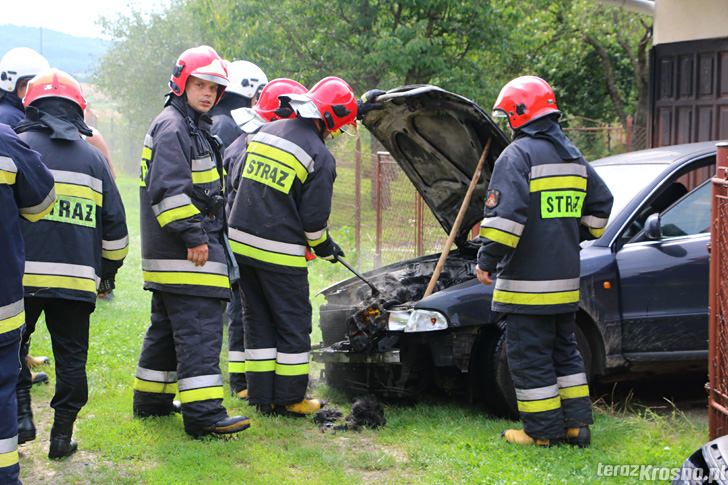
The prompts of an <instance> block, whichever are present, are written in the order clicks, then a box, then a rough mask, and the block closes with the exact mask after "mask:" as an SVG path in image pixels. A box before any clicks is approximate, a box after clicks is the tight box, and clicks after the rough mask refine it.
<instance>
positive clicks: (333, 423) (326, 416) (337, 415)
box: [313, 397, 387, 433]
mask: <svg viewBox="0 0 728 485" xmlns="http://www.w3.org/2000/svg"><path fill="white" fill-rule="evenodd" d="M343 417H344V414H343V413H342V412H341V411H339V410H338V409H336V408H326V409H321V410H320V411H318V412H317V413H316V414H315V415H314V417H313V422H314V423H316V424H317V425H318V427H319V429H320V430H321V432H322V433H323V432H325V431H326V430H334V431H360V430H361V429H362V428H370V429H377V428H381V427H382V426H384V425H385V424H387V418H385V417H384V405H383V404H382V403H381V402H379V401H377V400H376V399H375V398H373V397H362V398H359V399H356V400H355V401H354V404H353V405H352V406H351V413H349V414H348V415H347V416H346V418H343ZM342 418H343V420H342Z"/></svg>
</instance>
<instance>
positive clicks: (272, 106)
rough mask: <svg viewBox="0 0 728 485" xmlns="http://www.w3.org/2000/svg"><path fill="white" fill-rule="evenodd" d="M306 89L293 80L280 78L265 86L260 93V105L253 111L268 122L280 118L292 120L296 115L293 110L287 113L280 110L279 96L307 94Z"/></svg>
mask: <svg viewBox="0 0 728 485" xmlns="http://www.w3.org/2000/svg"><path fill="white" fill-rule="evenodd" d="M307 91H308V90H307V89H306V87H305V86H304V85H303V84H301V83H299V82H298V81H294V80H293V79H286V78H278V79H274V80H272V81H271V82H269V83H268V84H266V85H265V87H264V88H263V90H262V91H261V92H260V98H259V99H258V104H256V105H255V106H254V107H253V109H254V110H255V111H256V112H257V113H258V114H259V115H260V116H261V117H263V118H265V120H266V121H275V120H277V119H280V118H291V117H292V116H294V115H295V114H296V113H295V112H293V111H292V110H289V111H288V112H286V110H285V108H284V109H281V108H280V100H279V99H278V96H283V95H286V94H305V93H306V92H307Z"/></svg>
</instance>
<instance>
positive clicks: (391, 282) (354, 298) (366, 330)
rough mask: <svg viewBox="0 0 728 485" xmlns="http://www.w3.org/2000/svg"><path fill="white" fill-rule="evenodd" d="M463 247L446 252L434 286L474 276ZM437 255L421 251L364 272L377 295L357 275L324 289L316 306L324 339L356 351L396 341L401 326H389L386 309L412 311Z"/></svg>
mask: <svg viewBox="0 0 728 485" xmlns="http://www.w3.org/2000/svg"><path fill="white" fill-rule="evenodd" d="M468 249H470V248H467V249H466V250H465V251H461V250H458V251H454V252H452V253H451V254H450V255H449V257H448V259H447V262H446V264H445V267H444V268H443V271H442V274H441V275H440V278H439V279H438V282H437V285H436V287H435V292H437V291H440V290H443V289H445V288H448V287H450V286H454V285H457V284H460V283H463V282H465V281H468V280H470V279H472V278H474V277H475V274H474V255H475V252H474V250H473V251H470V250H468ZM438 256H439V255H437V254H435V255H430V256H423V257H421V258H418V259H414V260H408V261H404V262H400V263H395V264H392V265H389V266H385V267H382V268H379V269H377V270H375V271H372V272H370V273H368V274H367V275H366V278H367V279H368V280H369V282H370V283H372V284H373V285H374V286H375V287H376V288H377V289H378V290H379V291H380V294H378V295H376V294H374V293H375V292H373V291H372V289H371V288H370V287H369V286H367V284H365V283H364V282H362V281H361V280H359V279H357V278H351V279H348V280H345V281H343V282H341V283H338V284H336V285H334V286H331V287H329V288H327V289H325V290H323V291H322V292H321V293H322V294H323V295H324V296H325V297H326V300H327V303H326V304H325V305H322V306H321V308H320V321H321V333H322V336H323V343H324V345H331V346H332V348H334V349H335V350H340V351H351V352H357V353H365V352H385V351H387V350H390V349H392V348H394V347H396V345H397V342H398V339H399V336H398V335H399V333H401V332H391V331H390V326H389V319H390V314H391V313H392V312H407V311H411V310H412V309H413V308H414V307H415V305H416V304H417V303H418V302H419V301H420V300H421V299H422V296H423V295H424V293H425V289H426V288H427V284H428V283H429V281H430V277H431V276H432V273H433V272H434V269H435V265H436V264H437V259H438Z"/></svg>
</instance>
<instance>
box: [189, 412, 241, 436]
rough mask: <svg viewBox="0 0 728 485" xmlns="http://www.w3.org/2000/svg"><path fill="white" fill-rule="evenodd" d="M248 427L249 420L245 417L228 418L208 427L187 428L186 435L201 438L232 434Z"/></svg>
mask: <svg viewBox="0 0 728 485" xmlns="http://www.w3.org/2000/svg"><path fill="white" fill-rule="evenodd" d="M249 427H250V418H248V417H247V416H228V417H226V418H223V419H221V420H219V421H218V422H216V423H214V424H211V425H208V426H187V425H185V431H186V432H187V434H189V435H191V436H193V437H195V438H201V437H203V436H208V435H223V434H233V433H238V432H240V431H244V430H246V429H248V428H249Z"/></svg>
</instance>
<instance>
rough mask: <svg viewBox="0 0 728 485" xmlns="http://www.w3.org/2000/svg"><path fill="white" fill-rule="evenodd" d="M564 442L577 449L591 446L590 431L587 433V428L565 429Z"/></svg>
mask: <svg viewBox="0 0 728 485" xmlns="http://www.w3.org/2000/svg"><path fill="white" fill-rule="evenodd" d="M566 442H567V443H568V444H570V445H574V446H578V447H579V448H586V447H588V446H589V445H590V444H591V431H589V426H581V427H579V428H566Z"/></svg>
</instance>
